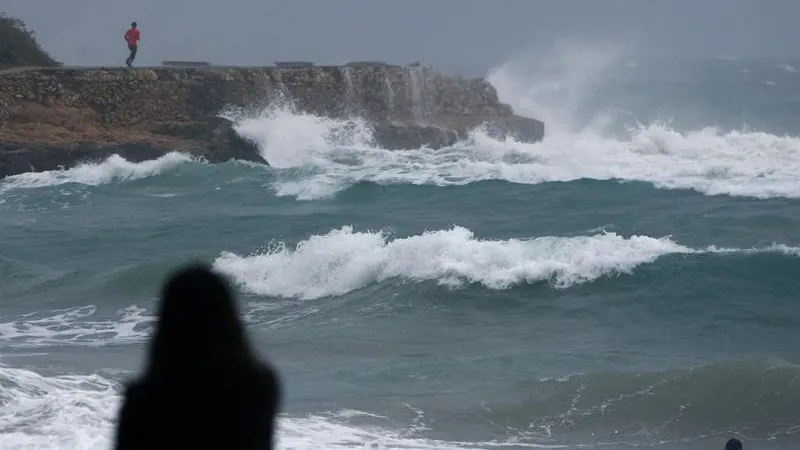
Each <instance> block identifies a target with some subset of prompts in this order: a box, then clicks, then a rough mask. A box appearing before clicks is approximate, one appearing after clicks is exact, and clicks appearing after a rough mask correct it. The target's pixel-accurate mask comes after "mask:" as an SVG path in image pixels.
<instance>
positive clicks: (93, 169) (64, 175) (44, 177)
mask: <svg viewBox="0 0 800 450" xmlns="http://www.w3.org/2000/svg"><path fill="white" fill-rule="evenodd" d="M190 162H201V161H200V160H198V159H197V158H193V157H192V156H189V155H187V154H185V153H178V152H171V153H167V154H166V155H164V156H161V157H160V158H158V159H154V160H150V161H143V162H140V163H133V162H130V161H128V160H126V159H125V158H123V157H121V156H119V155H112V156H110V157H108V158H107V159H106V160H105V161H102V162H100V163H84V164H80V165H78V166H75V167H73V168H70V169H65V170H50V171H46V172H27V173H22V174H19V175H14V176H10V177H6V178H4V179H3V180H0V193H2V192H3V191H8V190H11V189H31V188H41V187H50V186H59V185H62V184H67V183H78V184H84V185H89V186H98V185H101V184H107V183H111V182H114V181H129V180H138V179H142V178H147V177H152V176H155V175H159V174H161V173H164V172H166V171H169V170H171V169H174V168H175V167H178V166H180V165H182V164H186V163H190Z"/></svg>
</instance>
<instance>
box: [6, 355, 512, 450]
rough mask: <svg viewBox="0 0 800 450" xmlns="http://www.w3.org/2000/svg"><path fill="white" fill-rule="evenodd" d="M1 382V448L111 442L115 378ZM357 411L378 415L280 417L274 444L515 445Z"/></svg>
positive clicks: (9, 372) (25, 377) (19, 372)
mask: <svg viewBox="0 0 800 450" xmlns="http://www.w3.org/2000/svg"><path fill="white" fill-rule="evenodd" d="M0 384H2V386H3V389H2V390H0V447H1V448H3V449H4V450H27V449H39V450H51V449H52V450H62V449H81V450H94V449H97V450H100V449H103V450H105V449H108V448H110V447H111V445H112V443H111V440H112V438H113V434H114V429H113V427H114V420H115V417H116V414H117V411H118V409H119V407H120V402H121V398H120V396H119V391H120V386H119V384H118V383H116V382H114V381H112V380H109V379H107V378H105V377H103V376H100V375H97V374H92V375H61V376H43V375H41V374H38V373H36V372H33V371H30V370H26V369H21V368H14V367H0ZM362 416H366V417H369V418H371V419H380V417H379V416H375V415H373V414H367V413H361V412H358V411H344V412H342V413H340V414H337V413H331V414H317V415H307V416H302V417H286V416H284V417H281V418H280V420H279V422H278V436H277V437H278V439H277V440H278V445H277V448H278V449H287V450H288V449H309V450H310V449H330V448H348V449H352V448H354V447H369V448H404V449H421V450H422V449H425V450H427V449H454V450H455V449H474V448H503V447H520V445H519V444H513V443H510V444H503V443H500V442H487V443H479V442H473V443H468V442H464V443H461V442H448V441H437V440H430V439H425V438H422V437H419V436H418V435H417V433H416V429H417V427H415V426H413V424H412V426H410V427H408V428H407V429H405V430H393V429H390V428H389V427H388V426H387V427H379V426H371V427H360V426H355V425H351V424H349V423H348V422H349V420H350V419H353V418H354V417H355V418H357V417H362ZM387 422H388V421H387ZM387 425H388V424H387ZM522 447H526V445H522Z"/></svg>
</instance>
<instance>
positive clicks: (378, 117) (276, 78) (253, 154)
mask: <svg viewBox="0 0 800 450" xmlns="http://www.w3.org/2000/svg"><path fill="white" fill-rule="evenodd" d="M286 99H291V101H292V102H293V103H294V106H295V107H296V109H297V110H299V111H303V112H308V113H312V114H316V115H319V116H327V117H334V118H348V117H362V118H364V119H366V120H367V121H368V122H369V123H370V124H371V126H372V128H373V129H374V132H373V135H374V139H375V143H376V144H377V145H379V146H381V147H383V148H390V149H401V148H418V147H420V146H422V145H427V146H430V147H434V148H438V147H442V146H447V145H451V144H453V143H454V142H455V141H457V140H458V139H460V138H463V137H465V136H466V134H467V133H468V132H469V131H470V130H472V129H474V128H475V127H477V126H480V125H482V124H486V126H487V129H488V130H489V131H490V132H491V133H494V134H496V135H498V136H507V135H511V136H513V137H515V138H516V139H518V140H522V141H528V142H531V141H536V140H540V139H542V137H543V135H544V124H542V123H541V122H539V121H536V120H533V119H527V118H522V117H518V116H515V115H513V113H512V111H511V108H510V107H509V106H508V105H505V104H502V103H500V102H499V101H498V98H497V93H496V91H495V89H494V87H492V86H491V85H490V84H489V83H488V82H486V81H484V80H481V79H467V78H462V77H457V76H450V75H445V74H441V73H438V72H436V71H434V70H432V69H429V68H424V67H409V66H391V65H386V64H382V63H361V64H351V65H347V66H342V67H338V66H337V67H315V66H313V65H310V64H295V65H292V64H280V65H278V66H276V67H214V66H207V65H189V64H186V65H184V66H178V67H153V68H137V69H122V68H69V67H48V68H16V69H10V70H5V71H0V177H3V176H6V175H9V174H14V173H20V172H25V171H31V170H37V171H38V170H50V169H54V168H57V167H59V166H70V165H73V164H74V163H76V162H79V161H81V160H85V159H92V158H98V157H105V156H108V155H110V154H112V153H119V154H121V155H123V156H125V157H126V158H128V159H131V160H145V159H150V158H153V157H155V156H158V155H160V154H163V153H165V152H168V151H171V150H181V151H189V152H191V153H194V154H197V155H202V156H204V157H205V158H207V159H208V160H209V161H210V162H219V161H226V160H229V159H231V158H237V159H244V160H249V161H259V162H266V161H263V159H262V158H261V156H260V155H259V151H258V149H257V148H256V147H255V145H254V144H252V143H250V142H247V141H246V140H244V139H242V138H240V137H239V136H238V135H237V134H236V133H235V132H234V131H233V129H232V124H231V123H230V122H229V121H228V120H226V119H223V118H221V117H219V115H220V113H221V112H222V111H224V110H226V109H227V110H229V109H231V108H234V107H236V108H241V109H243V110H245V111H249V112H251V113H252V112H253V111H257V110H259V109H262V108H267V107H269V106H270V105H273V104H274V103H275V102H277V101H279V100H286Z"/></svg>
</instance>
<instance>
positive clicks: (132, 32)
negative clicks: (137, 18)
mask: <svg viewBox="0 0 800 450" xmlns="http://www.w3.org/2000/svg"><path fill="white" fill-rule="evenodd" d="M139 35H140V33H139V28H137V27H136V22H133V23H131V27H130V28H129V29H128V31H126V32H125V42H127V43H128V50H130V52H131V54H130V55H129V56H128V59H126V60H125V64H127V65H128V67H133V60H134V59H135V58H136V51H137V50H138V49H139Z"/></svg>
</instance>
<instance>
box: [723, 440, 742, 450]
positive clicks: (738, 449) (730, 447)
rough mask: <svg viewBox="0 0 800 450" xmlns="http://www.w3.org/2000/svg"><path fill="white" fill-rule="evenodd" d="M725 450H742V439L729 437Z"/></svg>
mask: <svg viewBox="0 0 800 450" xmlns="http://www.w3.org/2000/svg"><path fill="white" fill-rule="evenodd" d="M725 450H742V441H740V440H738V439H736V438H730V439H728V443H727V444H725Z"/></svg>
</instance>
